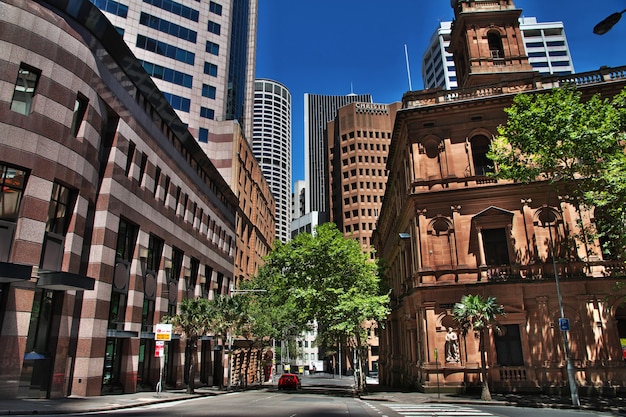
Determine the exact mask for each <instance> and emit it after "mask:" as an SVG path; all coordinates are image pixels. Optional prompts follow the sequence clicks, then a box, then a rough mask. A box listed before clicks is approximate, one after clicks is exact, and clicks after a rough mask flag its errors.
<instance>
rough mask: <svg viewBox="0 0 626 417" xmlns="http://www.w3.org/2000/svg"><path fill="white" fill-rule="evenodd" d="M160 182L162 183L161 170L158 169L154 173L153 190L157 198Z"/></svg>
mask: <svg viewBox="0 0 626 417" xmlns="http://www.w3.org/2000/svg"><path fill="white" fill-rule="evenodd" d="M159 181H161V168H159V167H157V168H156V172H155V173H154V188H153V189H152V195H153V196H155V197H156V195H157V192H158V191H159Z"/></svg>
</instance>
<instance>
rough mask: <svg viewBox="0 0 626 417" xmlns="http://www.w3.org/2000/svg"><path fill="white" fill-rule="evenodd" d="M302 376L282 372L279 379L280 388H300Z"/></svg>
mask: <svg viewBox="0 0 626 417" xmlns="http://www.w3.org/2000/svg"><path fill="white" fill-rule="evenodd" d="M299 388H300V378H298V375H296V374H282V375H281V376H280V378H279V379H278V389H299Z"/></svg>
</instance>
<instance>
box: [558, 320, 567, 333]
mask: <svg viewBox="0 0 626 417" xmlns="http://www.w3.org/2000/svg"><path fill="white" fill-rule="evenodd" d="M559 328H560V329H561V330H563V331H564V332H565V331H569V319H568V318H565V317H561V318H559Z"/></svg>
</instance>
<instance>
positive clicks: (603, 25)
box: [593, 9, 626, 35]
mask: <svg viewBox="0 0 626 417" xmlns="http://www.w3.org/2000/svg"><path fill="white" fill-rule="evenodd" d="M624 13H626V9H624V10H622V11H621V12H615V13H612V14H610V15H609V16H607V17H606V18H605V19H604V20H603V21H602V22H600V23H598V24H597V25H595V26H594V28H593V33H595V34H596V35H604V34H605V33H606V32H608V31H609V30H611V28H612V27H613V26H615V24H616V23H617V22H619V21H620V19H621V18H622V15H623V14H624Z"/></svg>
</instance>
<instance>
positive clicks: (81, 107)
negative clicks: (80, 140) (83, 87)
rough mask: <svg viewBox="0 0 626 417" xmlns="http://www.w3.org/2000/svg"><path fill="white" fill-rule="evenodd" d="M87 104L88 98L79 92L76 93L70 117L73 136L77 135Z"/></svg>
mask: <svg viewBox="0 0 626 417" xmlns="http://www.w3.org/2000/svg"><path fill="white" fill-rule="evenodd" d="M87 104H89V99H88V98H87V97H85V96H84V95H82V94H81V93H78V95H77V96H76V102H75V103H74V116H73V117H72V135H74V136H78V131H79V130H80V125H81V124H82V122H83V119H84V118H85V113H86V112H87Z"/></svg>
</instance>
